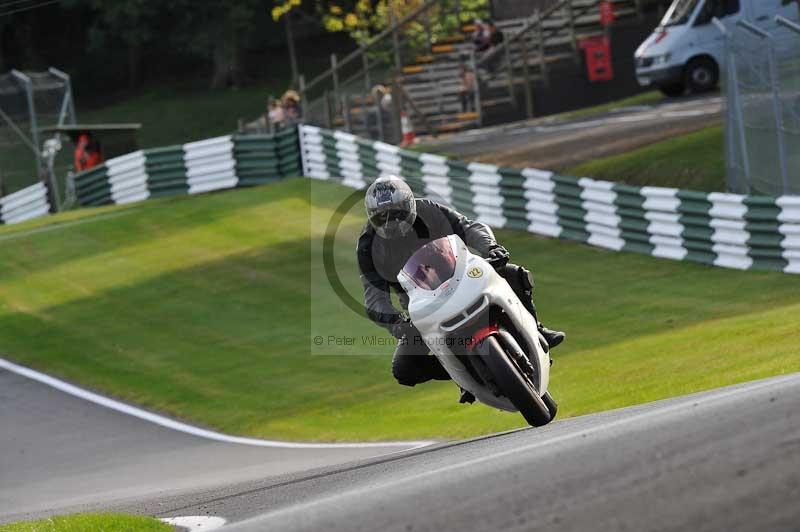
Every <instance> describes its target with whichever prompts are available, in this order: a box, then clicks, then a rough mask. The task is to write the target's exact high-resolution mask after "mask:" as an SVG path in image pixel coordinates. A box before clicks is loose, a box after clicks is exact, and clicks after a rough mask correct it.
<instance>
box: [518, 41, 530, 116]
mask: <svg viewBox="0 0 800 532" xmlns="http://www.w3.org/2000/svg"><path fill="white" fill-rule="evenodd" d="M526 37H527V36H523V37H522V38H521V39H520V41H522V80H523V82H524V83H525V117H526V118H531V117H532V116H533V94H532V93H531V91H532V90H533V89H532V88H531V77H530V71H529V69H528V39H527V38H526Z"/></svg>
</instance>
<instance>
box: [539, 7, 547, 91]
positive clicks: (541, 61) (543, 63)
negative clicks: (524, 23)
mask: <svg viewBox="0 0 800 532" xmlns="http://www.w3.org/2000/svg"><path fill="white" fill-rule="evenodd" d="M536 29H537V31H536V35H537V37H539V71H540V72H541V73H542V77H543V78H544V84H545V85H546V86H548V87H549V86H550V74H549V72H548V68H547V61H546V60H545V57H544V21H543V20H542V18H541V17H540V16H539V10H538V9H537V10H536Z"/></svg>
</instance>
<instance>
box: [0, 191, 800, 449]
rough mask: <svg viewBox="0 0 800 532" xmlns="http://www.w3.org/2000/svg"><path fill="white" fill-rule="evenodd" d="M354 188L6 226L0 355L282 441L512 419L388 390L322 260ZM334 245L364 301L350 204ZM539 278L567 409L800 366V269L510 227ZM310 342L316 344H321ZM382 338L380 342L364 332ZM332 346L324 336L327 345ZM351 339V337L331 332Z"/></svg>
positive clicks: (214, 198) (419, 431) (198, 201)
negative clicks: (672, 257)
mask: <svg viewBox="0 0 800 532" xmlns="http://www.w3.org/2000/svg"><path fill="white" fill-rule="evenodd" d="M351 193H352V191H350V190H348V189H344V188H342V187H339V186H336V185H333V184H328V183H320V182H316V181H313V180H302V179H295V180H290V181H287V182H284V183H280V184H276V185H272V186H266V187H260V188H255V189H247V190H238V191H230V192H224V193H219V194H210V195H205V196H200V197H190V198H173V199H161V200H153V201H148V202H144V203H140V204H136V205H129V206H125V207H123V208H121V210H122V211H124V215H121V216H117V217H112V215H113V214H115V212H116V210H117V208H105V209H102V210H93V209H87V210H83V211H80V212H75V213H69V215H70V218H69V220H68V221H64V222H61V218H60V217H54V218H51V219H50V221H51V223H59V222H61V223H63V225H62V226H61V227H53V228H52V229H50V226H48V225H43V222H41V221H37V222H35V223H33V224H31V225H30V226H28V225H23V226H15V227H4V228H0V353H3V355H4V356H7V357H9V358H10V359H12V360H14V361H17V362H19V363H22V364H25V365H28V366H31V367H34V368H36V369H39V370H43V371H46V372H48V373H51V374H55V375H58V376H60V377H63V378H66V379H68V380H70V381H74V382H77V383H79V384H81V385H84V386H87V387H89V388H92V389H95V390H99V391H101V392H104V393H107V394H111V395H114V396H116V397H119V398H122V399H123V400H126V401H131V402H134V403H138V404H141V405H144V406H145V407H147V408H151V409H155V410H159V411H164V412H166V413H168V414H170V415H173V416H177V417H180V418H183V419H186V420H188V421H190V422H194V423H198V424H201V425H205V426H211V427H213V428H216V429H218V430H222V431H225V432H229V433H235V434H246V435H250V436H255V437H268V438H283V439H292V440H318V441H332V440H339V441H342V440H386V439H399V438H403V439H405V438H428V437H438V438H457V437H466V436H471V435H477V434H485V433H490V432H495V431H499V430H505V429H510V428H514V427H519V426H522V425H523V424H524V422H523V420H522V418H521V417H520V416H518V415H514V414H507V413H502V412H498V411H495V410H492V409H490V408H487V407H484V406H482V405H477V404H476V405H471V406H465V405H459V404H458V403H457V398H458V390H457V389H456V388H455V387H454V386H453V385H452V384H450V383H428V384H425V385H421V386H417V387H416V388H406V387H401V386H398V385H397V384H396V383H395V382H394V380H393V378H392V376H391V373H390V355H391V353H392V346H391V345H388V346H386V345H384V346H376V345H372V344H375V343H380V342H384V341H387V340H388V337H387V336H386V335H384V334H383V333H382V332H381V330H379V329H378V328H376V327H375V326H373V325H372V324H371V323H369V322H368V321H367V320H366V319H365V318H364V317H363V316H362V315H361V314H360V313H354V312H352V311H350V310H349V309H348V308H347V307H345V306H344V305H343V304H342V303H341V302H340V300H339V299H338V298H336V297H335V296H334V295H333V292H332V290H331V289H330V288H329V285H328V282H327V280H326V279H325V276H324V275H323V273H322V271H321V269H320V267H319V265H318V261H317V259H316V258H315V257H316V250H317V249H318V247H319V242H320V237H321V235H322V233H323V230H324V227H325V224H326V223H327V220H328V219H329V218H330V216H331V213H332V210H333V209H334V208H335V206H337V205H339V203H340V202H341V201H343V200H344V198H346V197H348V195H349V194H351ZM356 203H357V205H356V208H355V211H354V213H355V214H351V215H348V216H346V217H345V218H344V219H343V221H342V225H341V227H340V231H339V234H338V236H337V243H336V246H335V247H334V249H335V254H334V260H335V264H336V266H337V270H338V272H339V273H340V275H341V280H342V283H343V286H344V288H345V289H346V290H347V291H348V292H349V293H351V294H352V295H353V297H354V298H356V299H359V298H360V294H359V281H358V278H357V276H356V274H355V265H354V260H353V254H354V243H355V239H356V236H357V234H358V230H359V228H360V226H361V224H362V222H363V218H362V216H363V215H362V213H361V212H360V211H361V209H360V207H359V205H360V203H359V202H356ZM498 237H499V239H500V240H501V242H503V244H505V245H506V246H507V247H508V248H509V250H510V251H511V254H512V257H513V259H514V260H515V261H516V262H519V263H521V264H525V265H527V266H529V267H531V268H532V269H533V270H534V272H535V275H536V279H537V290H536V301H537V305H538V306H539V308H540V311H541V314H542V317H543V319H544V320H545V322H546V323H547V324H548V325H550V326H553V327H557V328H563V329H564V330H566V331H567V332H568V335H569V336H568V339H567V341H566V342H565V343H564V345H563V346H561V347H559V348H558V349H557V350H556V352H555V355H554V358H555V365H554V366H553V370H552V391H553V395H554V397H555V398H556V399H557V400H558V401H559V403H560V413H559V415H560V416H561V417H567V416H574V415H578V414H585V413H589V412H595V411H599V410H604V409H608V408H614V407H622V406H626V405H631V404H635V403H640V402H644V401H651V400H655V399H660V398H665V397H670V396H674V395H678V394H684V393H689V392H694V391H700V390H704V389H709V388H713V387H717V386H722V385H726V384H733V383H736V382H742V381H746V380H751V379H756V378H760V377H767V376H770V375H776V374H783V373H788V372H793V371H798V370H800V359H798V357H797V355H796V342H795V340H794V334H793V331H795V330H797V326H798V315H800V312H799V311H800V277H795V276H789V275H785V274H781V273H770V272H739V271H731V270H724V269H718V268H713V267H707V266H703V265H698V264H691V263H680V262H673V261H668V260H659V259H655V258H652V257H648V256H644V255H635V254H626V253H612V252H608V251H603V250H599V249H595V248H591V247H588V246H585V245H582V244H577V243H571V242H565V241H557V240H551V239H544V238H538V237H535V236H532V235H528V234H525V233H518V232H510V231H499V232H498ZM317 335H319V336H321V337H322V338H323V343H324V345H323V346H322V348H316V346H315V345H314V343H313V341H312V338H313V337H314V336H317ZM373 335H377V336H373ZM329 337H333V339H334V341H333V342H330V341H329ZM344 337H348V338H349V337H352V338H353V339H354V342H353V344H352V345H340V344H338V343H337V341H336V339H337V338H344Z"/></svg>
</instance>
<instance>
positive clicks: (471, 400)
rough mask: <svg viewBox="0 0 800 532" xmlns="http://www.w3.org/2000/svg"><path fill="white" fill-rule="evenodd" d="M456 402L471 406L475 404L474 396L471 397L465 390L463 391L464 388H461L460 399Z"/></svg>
mask: <svg viewBox="0 0 800 532" xmlns="http://www.w3.org/2000/svg"><path fill="white" fill-rule="evenodd" d="M458 402H459V403H461V404H462V405H463V404H464V403H469V404H472V403H474V402H475V396H474V395H472V394H471V393H470V392H468V391H467V390H465V389H464V388H461V397H460V398H459V399H458Z"/></svg>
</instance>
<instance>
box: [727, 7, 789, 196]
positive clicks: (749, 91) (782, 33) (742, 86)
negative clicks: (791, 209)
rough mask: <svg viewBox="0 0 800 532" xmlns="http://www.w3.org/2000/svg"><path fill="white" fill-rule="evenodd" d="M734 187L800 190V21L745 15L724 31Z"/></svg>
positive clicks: (761, 190) (740, 189)
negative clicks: (762, 21)
mask: <svg viewBox="0 0 800 532" xmlns="http://www.w3.org/2000/svg"><path fill="white" fill-rule="evenodd" d="M724 33H725V39H726V68H725V71H726V72H725V74H726V75H725V80H724V82H725V88H726V93H727V98H728V105H727V128H726V166H727V180H728V190H730V191H731V192H737V193H740V194H766V195H770V196H780V195H786V194H792V195H798V194H800V26H798V25H797V24H795V23H792V22H790V21H788V20H786V19H783V18H780V17H778V18H777V19H776V24H775V25H774V26H770V27H769V30H766V29H764V28H763V27H759V26H755V25H753V24H750V23H748V22H744V21H741V22H739V23H737V24H736V25H735V26H733V27H730V28H728V29H727V30H725V31H724Z"/></svg>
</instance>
